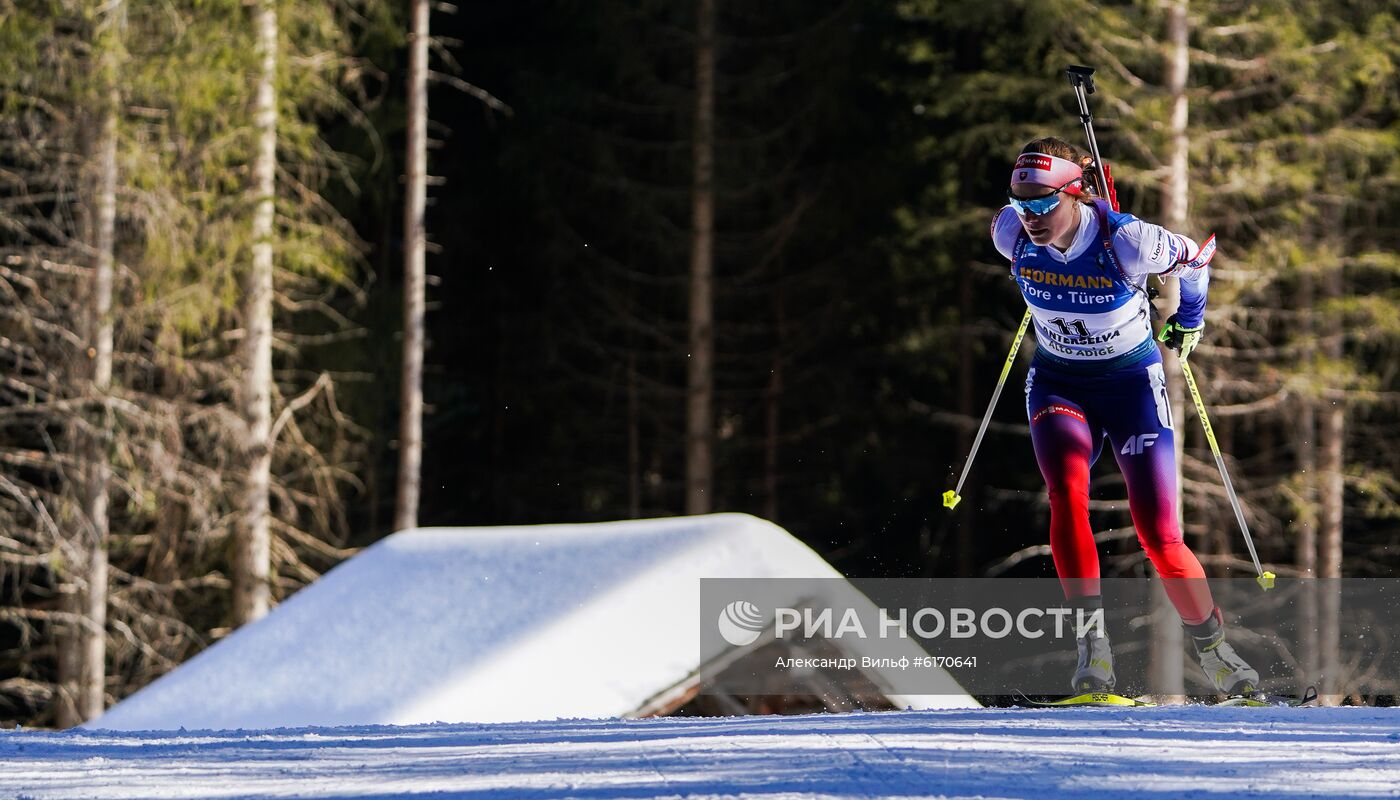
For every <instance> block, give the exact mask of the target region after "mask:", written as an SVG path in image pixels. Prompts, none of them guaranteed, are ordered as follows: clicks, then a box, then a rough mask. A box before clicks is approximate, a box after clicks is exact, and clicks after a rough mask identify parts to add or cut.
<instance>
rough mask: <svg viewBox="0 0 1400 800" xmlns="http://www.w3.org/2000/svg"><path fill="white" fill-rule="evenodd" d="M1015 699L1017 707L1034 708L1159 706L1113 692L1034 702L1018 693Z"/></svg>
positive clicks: (1090, 693)
mask: <svg viewBox="0 0 1400 800" xmlns="http://www.w3.org/2000/svg"><path fill="white" fill-rule="evenodd" d="M1014 697H1015V701H1016V705H1018V706H1028V707H1034V708H1085V707H1087V708H1142V707H1147V706H1155V705H1157V704H1156V703H1151V702H1148V701H1146V700H1138V699H1136V698H1133V697H1124V696H1123V695H1121V694H1113V693H1112V692H1085V693H1084V694H1077V695H1073V696H1071V697H1064V698H1061V699H1059V700H1032V699H1031V698H1029V697H1027V696H1026V695H1025V694H1023V693H1021V692H1016V693H1015V695H1014Z"/></svg>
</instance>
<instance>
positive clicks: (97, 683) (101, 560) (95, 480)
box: [78, 0, 126, 720]
mask: <svg viewBox="0 0 1400 800" xmlns="http://www.w3.org/2000/svg"><path fill="white" fill-rule="evenodd" d="M125 15H126V7H125V5H124V4H123V3H122V2H121V0H114V1H113V2H112V3H111V4H110V5H108V6H107V19H106V20H104V21H103V22H102V23H101V24H102V25H103V27H104V28H105V30H103V31H101V32H100V33H99V34H98V39H99V41H100V42H101V45H100V52H101V55H100V56H99V57H100V59H101V65H100V66H99V69H100V70H101V75H102V77H101V82H100V85H101V87H102V93H103V97H102V116H101V121H100V123H99V124H98V130H99V131H100V133H99V139H98V146H97V165H98V173H97V181H96V186H95V193H94V194H95V199H96V207H97V230H96V237H95V241H94V245H95V248H94V249H95V255H96V259H97V263H96V267H97V268H96V270H94V272H93V297H92V306H91V313H92V330H93V336H92V339H91V348H92V350H91V354H92V359H93V362H92V387H91V389H92V394H93V398H94V399H95V400H97V401H98V408H99V412H98V413H99V422H98V425H97V426H96V427H97V434H96V438H95V440H94V441H93V442H92V443H91V444H92V446H91V448H90V449H89V452H88V459H87V460H88V466H87V472H88V474H87V481H86V484H87V485H86V487H85V491H84V492H83V495H84V496H83V501H84V502H83V505H84V507H85V512H86V513H85V516H86V517H87V522H88V525H90V526H91V527H90V528H89V531H88V535H89V536H90V537H91V538H90V539H89V540H88V542H87V548H86V550H87V565H86V566H87V576H86V578H87V579H86V581H85V583H86V587H85V592H84V596H83V597H84V606H85V608H84V609H83V614H84V616H85V617H86V618H87V619H86V623H85V624H84V626H83V634H82V641H83V670H82V673H83V674H82V682H81V686H80V691H79V694H78V698H79V700H78V712H79V713H80V714H81V715H82V717H83V719H84V720H89V719H93V718H95V717H97V716H98V715H100V714H101V713H102V711H103V709H104V708H105V707H106V691H105V688H106V687H105V684H106V675H107V671H106V666H107V534H108V532H109V521H108V515H107V510H108V509H107V502H108V498H107V485H108V483H109V482H110V480H111V465H110V464H109V463H108V461H107V441H106V440H107V439H108V438H109V437H110V435H111V432H112V425H113V422H112V416H111V412H110V409H109V407H108V405H107V402H106V394H107V392H108V391H109V390H110V389H111V386H112V339H113V317H112V276H113V260H114V253H115V249H116V227H117V113H118V110H119V109H120V108H121V90H120V88H119V85H120V81H119V80H118V69H119V65H118V59H119V58H120V52H119V51H120V48H121V35H122V31H121V29H122V27H123V25H124V17H125Z"/></svg>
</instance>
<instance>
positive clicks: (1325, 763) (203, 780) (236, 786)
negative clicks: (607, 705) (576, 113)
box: [0, 706, 1400, 799]
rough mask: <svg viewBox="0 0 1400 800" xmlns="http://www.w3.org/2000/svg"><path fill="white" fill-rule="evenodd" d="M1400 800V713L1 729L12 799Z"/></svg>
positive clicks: (1202, 711)
mask: <svg viewBox="0 0 1400 800" xmlns="http://www.w3.org/2000/svg"><path fill="white" fill-rule="evenodd" d="M419 795H432V796H437V797H511V798H554V797H624V798H648V797H706V796H720V795H723V796H751V797H764V798H789V797H791V798H796V797H803V798H808V797H930V796H933V797H940V796H941V797H1036V798H1041V799H1043V798H1050V797H1090V796H1093V797H1104V796H1118V795H1122V796H1127V795H1132V796H1136V797H1140V796H1149V797H1151V796H1157V797H1180V796H1183V795H1191V796H1195V797H1238V796H1268V797H1272V798H1281V797H1282V798H1293V797H1340V796H1356V797H1387V796H1397V795H1400V709H1388V708H1381V709H1367V708H1310V709H1283V708H1278V709H1274V708H1269V709H1247V708H1207V707H1194V706H1193V707H1185V708H1180V707H1178V708H1144V709H1133V710H1122V709H1047V710H1040V709H1036V710H1030V709H978V710H956V711H954V710H939V711H917V712H908V711H906V712H888V713H864V714H859V713H858V714H823V715H814V716H805V717H730V718H719V719H714V718H711V719H701V718H665V719H641V720H622V719H603V720H591V719H567V720H556V721H549V722H517V723H492V724H457V725H418V726H409V727H390V726H358V727H344V728H304V729H279V730H270V731H176V732H170V731H166V732H150V733H117V732H110V731H103V730H75V731H68V732H62V733H54V732H31V731H0V797H5V798H11V797H27V798H57V797H100V798H118V797H119V798H136V797H190V798H195V797H198V798H231V797H318V798H332V797H344V798H350V797H356V798H363V797H414V796H419Z"/></svg>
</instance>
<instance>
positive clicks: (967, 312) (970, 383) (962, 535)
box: [924, 269, 977, 578]
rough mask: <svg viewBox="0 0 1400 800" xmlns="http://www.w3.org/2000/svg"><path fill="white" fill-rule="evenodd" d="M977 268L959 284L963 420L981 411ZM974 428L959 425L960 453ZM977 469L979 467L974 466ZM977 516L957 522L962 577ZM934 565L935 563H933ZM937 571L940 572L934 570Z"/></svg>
mask: <svg viewBox="0 0 1400 800" xmlns="http://www.w3.org/2000/svg"><path fill="white" fill-rule="evenodd" d="M972 276H973V271H972V270H971V269H965V270H963V271H962V275H961V277H960V278H959V281H960V284H959V286H958V321H959V325H958V413H959V414H961V415H962V416H963V419H974V418H975V417H976V414H977V399H976V393H975V386H974V384H975V383H976V381H977V376H976V374H975V370H974V369H973V367H974V366H975V364H976V359H975V358H974V357H973V352H974V348H973V342H972V324H973V320H974V318H975V317H976V309H975V308H974V306H973V286H972ZM972 438H973V434H972V430H971V429H970V428H966V427H959V428H958V449H957V452H959V453H969V452H971V451H972ZM973 470H976V467H975V466H974V467H973ZM972 475H973V472H972V471H969V472H968V477H969V478H972V479H971V480H970V481H968V482H967V483H966V484H965V485H966V487H967V490H966V491H967V494H966V497H965V499H967V500H968V507H970V508H976V507H977V500H976V496H977V480H976V479H975V478H973V477H972ZM976 520H977V515H976V514H962V515H960V516H959V517H958V520H957V522H955V523H954V524H955V525H957V526H958V533H957V547H958V555H957V559H958V567H957V569H958V572H957V574H958V577H960V578H970V577H972V570H973V557H972V556H973V548H974V545H973V543H974V542H976V541H977V525H976ZM924 555H925V560H926V561H929V560H930V557H931V556H932V555H933V553H931V552H925V554H924ZM929 566H930V567H933V566H934V565H933V564H930V565H929ZM933 574H936V573H933Z"/></svg>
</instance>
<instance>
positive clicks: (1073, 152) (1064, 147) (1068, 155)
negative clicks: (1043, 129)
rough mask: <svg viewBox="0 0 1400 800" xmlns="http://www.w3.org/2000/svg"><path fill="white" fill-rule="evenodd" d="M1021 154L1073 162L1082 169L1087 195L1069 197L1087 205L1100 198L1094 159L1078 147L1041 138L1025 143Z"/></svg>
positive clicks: (1052, 137) (1056, 139)
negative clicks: (1036, 154)
mask: <svg viewBox="0 0 1400 800" xmlns="http://www.w3.org/2000/svg"><path fill="white" fill-rule="evenodd" d="M1021 152H1022V153H1043V154H1045V155H1047V156H1055V157H1056V158H1063V159H1065V160H1066V161H1073V162H1074V163H1076V164H1078V165H1079V166H1080V167H1082V168H1083V169H1084V191H1085V192H1086V193H1087V194H1086V195H1085V196H1083V197H1079V196H1075V195H1071V197H1074V199H1075V201H1076V202H1080V203H1088V202H1090V201H1091V200H1092V199H1093V198H1095V197H1101V196H1102V195H1103V193H1102V192H1100V191H1099V173H1098V171H1097V170H1095V169H1094V158H1093V156H1091V155H1089V154H1088V153H1086V152H1084V151H1083V150H1080V149H1079V148H1078V147H1075V146H1074V145H1072V144H1070V143H1069V142H1067V141H1065V140H1064V139H1061V138H1060V137H1058V136H1043V137H1041V138H1039V139H1035V140H1032V141H1030V142H1027V143H1026V146H1025V147H1022V148H1021Z"/></svg>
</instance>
